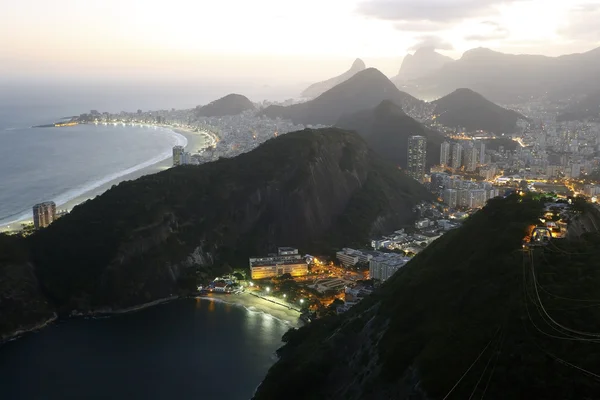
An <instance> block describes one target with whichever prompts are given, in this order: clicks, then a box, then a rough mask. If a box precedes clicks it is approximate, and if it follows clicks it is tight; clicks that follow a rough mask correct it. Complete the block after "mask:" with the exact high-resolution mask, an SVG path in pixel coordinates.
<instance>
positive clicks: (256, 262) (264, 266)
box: [249, 247, 308, 279]
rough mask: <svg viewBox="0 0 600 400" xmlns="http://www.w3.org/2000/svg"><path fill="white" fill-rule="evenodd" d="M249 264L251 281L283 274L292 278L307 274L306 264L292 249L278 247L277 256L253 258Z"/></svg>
mask: <svg viewBox="0 0 600 400" xmlns="http://www.w3.org/2000/svg"><path fill="white" fill-rule="evenodd" d="M249 262H250V274H251V277H252V279H264V278H273V277H275V276H280V275H283V274H290V275H292V276H304V275H307V274H308V264H307V263H306V261H304V259H303V258H302V256H301V255H300V254H298V249H295V248H292V247H280V248H279V249H278V251H277V254H269V255H268V256H267V257H253V258H250V260H249Z"/></svg>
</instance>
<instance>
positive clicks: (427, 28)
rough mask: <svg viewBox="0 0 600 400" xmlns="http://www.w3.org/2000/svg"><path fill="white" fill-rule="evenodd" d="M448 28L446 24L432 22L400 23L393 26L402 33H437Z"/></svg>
mask: <svg viewBox="0 0 600 400" xmlns="http://www.w3.org/2000/svg"><path fill="white" fill-rule="evenodd" d="M448 26H449V25H448V24H446V23H443V22H433V21H428V20H420V21H400V22H396V23H395V24H394V28H396V29H397V30H399V31H402V32H437V31H440V30H442V29H444V28H447V27H448Z"/></svg>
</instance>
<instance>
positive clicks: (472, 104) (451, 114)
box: [433, 89, 526, 134]
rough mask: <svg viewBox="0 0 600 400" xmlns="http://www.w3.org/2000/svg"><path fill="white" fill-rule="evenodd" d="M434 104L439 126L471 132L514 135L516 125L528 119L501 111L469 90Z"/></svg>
mask: <svg viewBox="0 0 600 400" xmlns="http://www.w3.org/2000/svg"><path fill="white" fill-rule="evenodd" d="M433 104H434V105H435V114H436V121H437V122H439V123H441V124H442V125H445V126H449V127H453V128H459V127H462V128H466V129H467V130H468V131H476V130H484V131H488V132H492V133H497V134H500V133H513V132H515V131H516V130H517V121H518V120H519V119H526V117H524V116H523V115H521V114H519V113H518V112H516V111H512V110H507V109H505V108H502V107H500V106H498V105H496V104H494V103H492V102H491V101H489V100H487V99H486V98H485V97H483V96H482V95H480V94H479V93H475V92H474V91H472V90H470V89H457V90H455V91H454V92H452V93H450V94H449V95H447V96H445V97H442V98H441V99H439V100H436V101H434V102H433Z"/></svg>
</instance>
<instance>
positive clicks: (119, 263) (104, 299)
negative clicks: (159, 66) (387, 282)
mask: <svg viewBox="0 0 600 400" xmlns="http://www.w3.org/2000/svg"><path fill="white" fill-rule="evenodd" d="M428 196H429V195H428V194H427V192H426V191H425V189H424V188H422V187H421V186H420V185H418V184H417V183H416V182H414V181H413V180H411V179H409V178H408V177H406V176H405V175H404V174H402V173H401V172H399V171H397V170H396V169H395V168H394V167H393V166H391V165H388V164H386V163H384V162H383V161H381V160H378V159H377V157H376V156H375V155H374V154H373V153H372V152H371V151H370V150H369V149H368V148H367V146H366V144H365V143H364V142H363V141H362V139H361V138H360V137H358V136H357V135H356V134H353V133H349V132H345V131H341V130H337V129H326V130H318V131H316V130H305V131H301V132H295V133H290V134H287V135H284V136H281V137H279V138H276V139H272V140H269V141H267V142H266V143H264V144H263V145H262V146H260V147H259V148H258V149H256V150H254V151H252V152H249V153H246V154H243V155H240V156H239V157H236V158H233V159H222V160H219V161H216V162H212V163H208V164H205V165H202V166H181V167H178V168H173V169H170V170H167V171H164V172H161V173H158V174H155V175H149V176H144V177H142V178H140V179H137V180H135V181H130V182H123V183H121V184H119V185H117V186H114V187H113V188H111V189H110V190H109V191H107V192H106V193H105V194H103V195H102V196H99V197H97V198H95V199H93V200H90V201H87V202H86V203H84V204H82V205H80V206H77V207H75V208H74V209H73V211H72V212H71V213H70V214H69V215H67V216H65V217H63V218H61V219H59V220H57V221H56V222H55V223H53V224H52V225H51V226H50V227H48V228H46V229H43V230H40V231H39V232H36V233H35V234H34V235H32V236H30V237H28V238H26V239H24V241H23V242H22V243H23V248H24V251H25V254H26V255H27V257H26V259H27V260H28V261H29V262H30V263H31V265H33V266H35V270H36V272H37V277H39V279H40V282H41V285H42V288H43V290H44V293H45V295H46V296H47V298H48V299H49V300H50V301H51V302H52V303H53V304H54V305H55V306H56V307H57V308H58V310H59V311H61V312H63V313H69V312H71V311H72V310H78V311H84V312H85V311H93V310H107V311H109V310H110V309H116V308H123V307H129V306H133V305H138V304H142V303H145V302H150V301H153V300H156V299H158V298H165V297H169V296H171V295H173V294H177V293H183V294H185V293H189V292H190V291H193V290H195V284H196V283H197V282H198V283H201V282H204V281H206V280H209V279H211V278H213V277H214V276H219V275H222V274H226V273H232V272H233V268H237V269H240V268H245V267H246V265H247V263H248V257H250V256H254V255H260V254H267V253H269V252H273V251H274V250H275V249H276V248H277V246H281V245H294V246H298V247H300V248H301V249H303V251H310V252H315V251H314V250H316V249H321V248H327V249H328V250H330V249H331V248H332V247H333V246H342V245H345V244H347V243H357V242H359V243H364V242H366V241H367V239H368V236H369V235H370V234H371V233H379V232H381V231H385V230H389V229H392V228H395V227H396V226H398V225H401V224H404V223H407V222H410V220H411V219H412V213H411V208H412V207H413V206H414V205H415V204H416V203H417V202H420V201H421V200H423V199H427V198H428ZM375 222H377V223H376V224H375ZM317 252H318V251H317Z"/></svg>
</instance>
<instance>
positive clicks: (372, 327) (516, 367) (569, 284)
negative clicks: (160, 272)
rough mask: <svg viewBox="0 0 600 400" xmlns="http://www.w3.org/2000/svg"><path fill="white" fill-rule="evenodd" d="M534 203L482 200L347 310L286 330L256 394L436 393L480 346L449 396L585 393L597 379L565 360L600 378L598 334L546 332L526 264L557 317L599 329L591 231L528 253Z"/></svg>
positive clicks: (596, 246)
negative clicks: (460, 222)
mask: <svg viewBox="0 0 600 400" xmlns="http://www.w3.org/2000/svg"><path fill="white" fill-rule="evenodd" d="M542 204H543V203H542V202H540V201H537V200H533V199H532V198H530V197H528V196H526V197H523V198H520V197H519V196H516V195H513V196H510V197H508V198H506V199H494V200H492V201H490V202H489V203H488V205H487V206H486V207H485V208H484V209H483V210H481V211H480V212H478V213H476V214H475V215H473V216H472V217H471V218H470V219H468V220H467V221H466V222H465V224H464V226H463V227H461V228H459V229H457V230H454V231H451V232H449V233H447V234H446V235H444V236H443V237H442V238H440V239H438V240H437V241H435V242H434V243H433V244H431V245H430V246H429V247H428V248H427V249H426V250H424V251H423V252H422V253H420V254H419V255H418V256H416V257H415V258H414V259H413V260H412V261H411V262H410V263H409V264H408V265H407V266H406V267H404V268H403V269H401V270H400V271H399V272H398V273H397V274H396V275H394V277H392V278H391V279H390V280H389V281H387V282H385V283H384V284H383V285H382V287H381V288H380V289H379V290H377V291H376V292H375V293H374V294H373V295H372V296H371V297H369V298H367V299H365V300H363V302H361V303H359V304H358V305H357V306H356V307H354V308H353V309H351V310H350V311H349V312H348V313H346V314H344V315H342V316H340V317H332V318H330V319H327V320H325V321H322V322H321V323H320V324H319V325H316V326H314V327H313V326H308V327H306V328H301V329H299V330H297V331H295V332H293V333H290V335H289V337H288V341H287V344H286V345H285V346H284V347H283V348H282V349H281V350H280V352H279V354H280V355H281V359H280V361H279V362H278V363H277V364H275V365H274V366H273V367H272V368H271V370H270V371H269V374H268V375H267V377H266V379H265V381H264V383H263V385H262V386H261V387H260V388H259V390H258V392H257V394H256V399H267V398H279V397H280V396H281V395H283V393H286V398H298V399H300V398H302V399H304V398H307V399H312V398H314V399H316V398H329V399H363V398H429V399H441V398H444V397H445V396H446V395H447V394H448V393H449V392H450V390H451V389H452V388H453V386H454V385H455V384H456V383H457V382H458V381H459V380H460V378H461V376H462V375H463V373H464V372H465V371H467V370H468V369H469V367H470V366H471V365H472V364H473V363H474V361H475V360H476V359H477V357H478V355H480V354H481V357H480V359H479V360H478V361H477V362H476V363H474V364H473V367H472V368H471V370H470V372H469V373H468V374H466V375H465V376H464V378H463V379H462V380H460V383H459V384H458V385H457V386H456V388H455V389H454V390H453V391H452V393H451V395H450V396H449V397H448V398H449V399H463V398H464V399H466V398H469V397H470V396H471V395H472V394H473V396H474V397H473V398H481V396H482V395H483V394H484V392H485V398H486V399H487V398H491V399H494V398H495V399H515V398H528V399H532V398H556V399H565V398H578V399H592V398H595V397H596V396H597V393H598V391H599V390H600V384H599V383H598V381H597V380H596V379H595V378H594V377H593V376H590V375H588V374H586V373H584V372H582V371H581V370H578V369H577V368H575V367H573V366H571V365H569V364H567V363H571V364H572V365H576V366H578V367H581V368H584V369H586V370H588V371H591V372H593V373H596V374H600V369H599V368H598V365H600V363H599V361H600V348H599V347H598V341H597V337H596V336H588V337H587V338H588V340H577V339H576V338H575V337H579V336H581V335H574V336H575V337H573V335H571V336H569V335H566V334H564V332H563V333H560V332H557V331H556V330H555V329H553V328H551V327H550V326H549V325H548V324H547V321H544V320H543V319H542V317H541V316H540V315H542V314H541V305H540V302H539V301H537V297H535V296H536V293H535V287H536V286H535V285H534V281H533V278H532V276H533V275H532V272H533V271H535V273H536V276H537V282H538V284H539V285H541V287H543V289H541V288H538V290H539V293H540V299H541V304H542V305H543V306H544V307H545V309H546V310H547V311H548V312H549V313H550V315H551V316H552V317H553V318H554V319H555V320H557V321H559V322H560V323H561V324H563V325H564V326H567V327H570V328H572V329H575V330H578V331H585V332H593V333H597V334H598V335H599V336H598V337H600V323H599V322H598V321H600V296H599V295H598V290H597V288H598V285H599V284H600V272H599V271H600V268H598V267H599V266H600V265H599V262H598V259H599V256H600V235H599V234H598V233H597V232H596V233H593V234H590V233H587V234H584V235H583V236H582V237H581V238H578V239H572V240H567V239H564V240H555V241H553V242H551V244H550V245H549V246H548V247H545V248H544V247H542V248H537V249H534V250H533V251H532V260H533V261H531V260H530V259H529V253H527V252H524V251H523V250H522V248H521V240H522V238H523V237H524V235H525V232H526V231H527V226H528V225H531V224H535V223H536V221H537V219H538V217H539V216H540V214H541V212H542ZM532 266H533V267H534V268H533V269H532ZM534 324H535V325H534ZM536 327H537V328H540V330H541V332H540V331H538V330H537V328H536ZM552 336H555V337H552ZM556 337H560V338H558V339H557V338H556ZM590 339H591V340H590ZM488 362H489V363H488ZM486 365H487V368H486ZM492 370H493V373H492ZM315 371H319V374H318V377H316V380H315V381H314V382H313V381H311V380H310V379H312V378H315V376H314V374H315ZM480 378H481V381H480V383H479V385H478V384H477V382H478V381H479V379H480ZM488 381H489V382H488ZM306 382H311V383H310V385H308V386H310V388H307V384H306ZM486 388H487V389H486ZM284 390H285V392H283V391H284ZM290 393H293V394H294V395H292V396H290Z"/></svg>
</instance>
